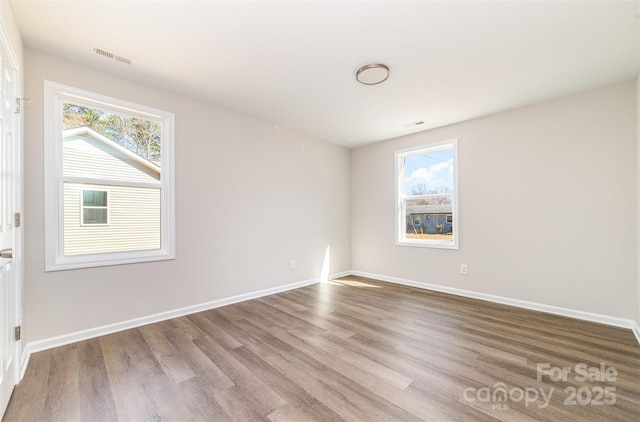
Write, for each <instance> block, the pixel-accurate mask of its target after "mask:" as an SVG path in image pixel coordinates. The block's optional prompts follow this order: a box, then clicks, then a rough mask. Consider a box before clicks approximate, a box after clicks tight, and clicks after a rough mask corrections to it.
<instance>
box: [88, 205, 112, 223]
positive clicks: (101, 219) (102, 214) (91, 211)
mask: <svg viewBox="0 0 640 422" xmlns="http://www.w3.org/2000/svg"><path fill="white" fill-rule="evenodd" d="M83 218H84V224H107V222H108V220H107V209H106V208H85V209H84V210H83Z"/></svg>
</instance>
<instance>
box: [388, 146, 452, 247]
mask: <svg viewBox="0 0 640 422" xmlns="http://www.w3.org/2000/svg"><path fill="white" fill-rule="evenodd" d="M448 148H453V195H452V197H453V198H452V202H453V204H452V207H451V208H452V214H453V216H452V220H453V221H452V225H453V234H452V239H451V241H446V240H434V239H411V238H407V237H406V225H407V217H406V201H405V196H413V197H415V196H414V195H405V193H404V173H405V169H404V159H405V157H409V156H412V155H418V154H424V153H428V152H431V151H437V150H443V149H448ZM395 164H396V165H395V171H396V213H395V214H396V215H395V217H396V224H395V226H396V245H399V246H416V247H424V248H439V249H459V246H458V240H459V238H460V217H459V216H460V214H459V212H458V140H457V139H450V140H447V141H442V142H436V143H431V144H427V145H421V146H418V147H412V148H407V149H403V150H399V151H395Z"/></svg>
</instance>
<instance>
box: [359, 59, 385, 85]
mask: <svg viewBox="0 0 640 422" xmlns="http://www.w3.org/2000/svg"><path fill="white" fill-rule="evenodd" d="M388 77H389V66H387V65H384V64H380V63H374V64H368V65H365V66H362V67H361V68H360V69H358V71H357V72H356V79H357V80H358V82H360V83H361V84H365V85H377V84H379V83H382V82H384V81H386V80H387V78H388Z"/></svg>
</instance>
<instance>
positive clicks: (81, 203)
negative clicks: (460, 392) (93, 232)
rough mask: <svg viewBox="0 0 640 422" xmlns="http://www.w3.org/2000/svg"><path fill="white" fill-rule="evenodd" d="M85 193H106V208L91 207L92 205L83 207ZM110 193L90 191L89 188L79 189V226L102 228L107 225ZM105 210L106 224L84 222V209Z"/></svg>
mask: <svg viewBox="0 0 640 422" xmlns="http://www.w3.org/2000/svg"><path fill="white" fill-rule="evenodd" d="M86 191H90V192H106V194H107V205H106V206H93V205H85V204H84V193H85V192H86ZM110 205H111V192H109V190H107V189H95V188H94V189H91V188H83V189H80V225H81V226H83V227H84V226H86V227H104V226H108V225H109V220H110V217H111V207H110ZM87 208H88V209H105V210H107V222H106V223H86V222H85V221H84V210H85V209H87Z"/></svg>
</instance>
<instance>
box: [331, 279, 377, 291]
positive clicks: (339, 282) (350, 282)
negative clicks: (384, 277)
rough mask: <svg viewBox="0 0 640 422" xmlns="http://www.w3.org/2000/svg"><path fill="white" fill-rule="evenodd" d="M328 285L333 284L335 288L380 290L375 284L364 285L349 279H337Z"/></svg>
mask: <svg viewBox="0 0 640 422" xmlns="http://www.w3.org/2000/svg"><path fill="white" fill-rule="evenodd" d="M329 283H331V284H335V285H337V286H340V285H346V286H352V287H370V288H374V289H381V288H382V286H376V285H375V284H369V283H364V282H362V281H358V280H353V279H349V278H339V279H337V280H332V281H330V282H329Z"/></svg>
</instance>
